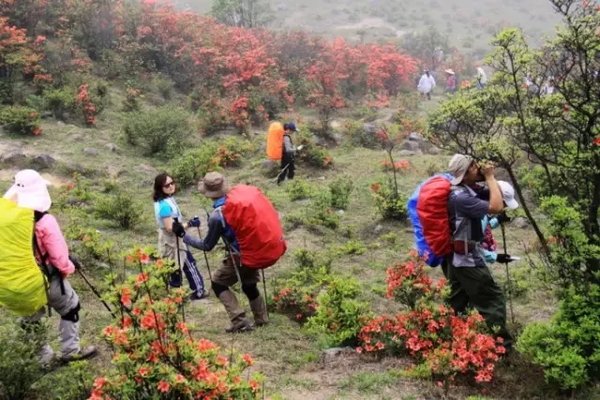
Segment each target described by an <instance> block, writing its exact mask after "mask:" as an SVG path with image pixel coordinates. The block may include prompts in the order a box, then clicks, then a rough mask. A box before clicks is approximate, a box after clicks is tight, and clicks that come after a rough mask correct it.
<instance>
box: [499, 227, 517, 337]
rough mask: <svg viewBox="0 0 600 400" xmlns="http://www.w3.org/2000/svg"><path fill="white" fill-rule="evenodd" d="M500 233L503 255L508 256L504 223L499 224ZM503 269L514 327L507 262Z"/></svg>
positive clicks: (512, 320) (513, 320)
mask: <svg viewBox="0 0 600 400" xmlns="http://www.w3.org/2000/svg"><path fill="white" fill-rule="evenodd" d="M500 231H501V232H502V247H503V248H504V253H505V254H508V252H507V250H506V234H505V232H504V223H501V224H500ZM504 267H505V269H506V285H507V293H508V304H509V307H510V321H511V323H512V324H513V326H514V325H515V313H514V311H513V302H512V284H511V283H510V273H509V272H508V261H506V262H505V263H504Z"/></svg>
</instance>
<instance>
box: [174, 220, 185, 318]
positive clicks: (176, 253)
mask: <svg viewBox="0 0 600 400" xmlns="http://www.w3.org/2000/svg"><path fill="white" fill-rule="evenodd" d="M174 222H177V223H178V222H179V220H178V219H177V218H175V221H174ZM171 229H173V228H171ZM173 235H174V236H175V257H177V266H178V267H179V284H180V285H183V271H182V269H181V257H180V249H179V236H177V235H175V234H174V233H173ZM184 304H185V302H184V301H182V302H181V318H182V319H183V322H185V307H184Z"/></svg>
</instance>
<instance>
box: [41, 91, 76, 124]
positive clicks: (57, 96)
mask: <svg viewBox="0 0 600 400" xmlns="http://www.w3.org/2000/svg"><path fill="white" fill-rule="evenodd" d="M44 99H45V100H46V108H47V109H48V110H49V111H51V112H52V114H53V115H54V118H57V119H64V118H65V114H66V113H68V112H71V111H73V109H74V107H75V94H74V91H73V90H70V89H69V88H66V87H62V88H59V89H47V90H44Z"/></svg>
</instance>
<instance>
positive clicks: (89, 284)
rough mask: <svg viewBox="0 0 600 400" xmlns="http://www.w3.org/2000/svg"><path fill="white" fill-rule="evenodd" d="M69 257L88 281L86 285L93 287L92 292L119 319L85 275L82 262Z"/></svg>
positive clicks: (82, 276) (84, 279) (80, 274)
mask: <svg viewBox="0 0 600 400" xmlns="http://www.w3.org/2000/svg"><path fill="white" fill-rule="evenodd" d="M69 259H70V260H71V262H72V263H73V264H74V265H75V270H76V271H77V272H78V273H79V276H81V279H83V281H84V282H85V283H86V285H88V287H89V288H90V289H91V291H92V293H94V294H95V295H96V297H98V299H99V300H100V302H101V303H102V304H103V305H104V308H106V309H107V310H108V312H109V313H110V315H112V317H113V318H114V319H117V316H116V315H115V313H114V312H113V310H112V309H111V308H110V306H109V305H108V304H107V303H106V301H104V299H103V298H102V296H101V295H100V292H98V290H97V289H96V288H95V287H94V285H92V282H90V280H89V279H88V278H87V276H85V274H84V273H83V271H81V264H80V263H79V261H77V260H76V259H74V258H71V257H69Z"/></svg>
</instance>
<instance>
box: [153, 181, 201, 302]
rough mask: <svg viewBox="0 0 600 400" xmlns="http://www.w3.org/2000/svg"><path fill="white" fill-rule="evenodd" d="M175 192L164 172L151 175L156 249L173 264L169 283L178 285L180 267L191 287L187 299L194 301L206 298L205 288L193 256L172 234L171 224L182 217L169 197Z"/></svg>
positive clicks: (192, 221)
mask: <svg viewBox="0 0 600 400" xmlns="http://www.w3.org/2000/svg"><path fill="white" fill-rule="evenodd" d="M175 191H176V189H175V180H174V179H173V178H172V177H171V176H170V175H169V174H167V173H166V172H163V173H161V174H158V175H157V176H156V177H155V178H154V193H153V195H152V199H153V200H154V216H155V218H156V224H157V225H158V250H159V252H160V256H161V257H163V258H166V259H169V260H173V261H174V262H175V267H177V270H176V271H175V272H173V273H172V274H171V278H170V280H169V285H171V286H173V287H180V286H181V280H182V277H181V270H183V272H184V274H185V277H186V278H187V280H188V282H189V284H190V288H191V289H192V294H191V295H190V300H198V299H202V298H205V297H207V296H208V291H207V290H206V289H205V287H204V279H202V275H201V274H200V272H199V271H198V268H196V265H195V263H194V262H193V257H192V256H191V254H188V253H189V252H188V251H187V249H185V248H184V247H183V246H181V245H180V244H179V240H178V239H177V237H176V236H175V234H174V233H173V223H174V222H175V221H176V220H180V221H181V220H182V219H183V216H182V215H181V211H180V210H179V206H178V205H177V202H176V201H175V197H174V196H173V195H174V194H175ZM185 226H186V227H188V226H192V227H199V226H200V219H199V218H198V217H195V218H192V219H190V220H189V221H187V222H186V223H185ZM178 244H179V246H178Z"/></svg>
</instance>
